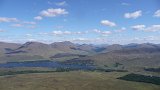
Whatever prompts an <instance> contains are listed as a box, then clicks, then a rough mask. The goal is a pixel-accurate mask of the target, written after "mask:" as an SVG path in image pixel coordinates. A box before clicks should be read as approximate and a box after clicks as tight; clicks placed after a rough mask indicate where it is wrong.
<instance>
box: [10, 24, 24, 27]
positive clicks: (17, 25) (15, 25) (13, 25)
mask: <svg viewBox="0 0 160 90" xmlns="http://www.w3.org/2000/svg"><path fill="white" fill-rule="evenodd" d="M11 26H12V27H23V25H22V24H12V25H11Z"/></svg>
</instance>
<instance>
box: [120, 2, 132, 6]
mask: <svg viewBox="0 0 160 90" xmlns="http://www.w3.org/2000/svg"><path fill="white" fill-rule="evenodd" d="M121 5H123V6H129V5H130V4H129V3H125V2H123V3H121Z"/></svg>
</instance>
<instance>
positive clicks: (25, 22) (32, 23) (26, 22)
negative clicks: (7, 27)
mask: <svg viewBox="0 0 160 90" xmlns="http://www.w3.org/2000/svg"><path fill="white" fill-rule="evenodd" d="M23 24H31V25H35V24H36V22H32V21H31V22H29V21H24V22H23Z"/></svg>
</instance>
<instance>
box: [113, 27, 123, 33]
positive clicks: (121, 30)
mask: <svg viewBox="0 0 160 90" xmlns="http://www.w3.org/2000/svg"><path fill="white" fill-rule="evenodd" d="M125 30H126V28H125V27H122V28H121V29H118V30H114V31H115V32H117V33H121V32H124V31H125Z"/></svg>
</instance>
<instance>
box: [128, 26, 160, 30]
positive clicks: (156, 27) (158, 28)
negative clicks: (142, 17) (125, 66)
mask: <svg viewBox="0 0 160 90" xmlns="http://www.w3.org/2000/svg"><path fill="white" fill-rule="evenodd" d="M131 28H132V29H133V30H139V31H148V32H156V31H160V25H151V26H148V27H146V26H145V25H136V26H132V27H131Z"/></svg>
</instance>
